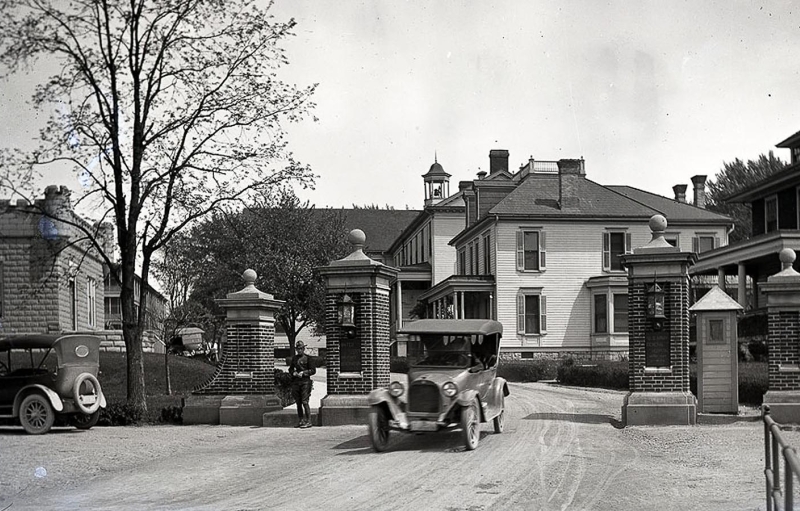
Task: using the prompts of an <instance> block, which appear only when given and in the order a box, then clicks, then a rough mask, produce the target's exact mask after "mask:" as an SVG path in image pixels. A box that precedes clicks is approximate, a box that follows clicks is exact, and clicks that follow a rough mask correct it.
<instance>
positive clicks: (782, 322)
mask: <svg viewBox="0 0 800 511" xmlns="http://www.w3.org/2000/svg"><path fill="white" fill-rule="evenodd" d="M779 257H780V260H781V265H782V266H783V269H782V270H781V271H780V272H779V273H777V274H775V275H773V276H771V277H769V278H768V279H767V282H766V283H763V284H761V290H762V291H763V292H764V294H765V295H766V297H767V314H768V316H767V323H768V333H767V346H769V350H768V358H767V360H768V374H769V376H768V381H769V385H768V387H767V392H766V394H764V404H765V405H769V407H770V413H771V414H772V418H773V419H775V420H776V421H777V422H780V423H794V424H798V423H800V273H797V272H796V271H795V270H794V269H793V268H792V264H793V263H794V260H795V258H796V255H795V252H794V250H792V249H790V248H784V249H783V250H781V251H780V253H779Z"/></svg>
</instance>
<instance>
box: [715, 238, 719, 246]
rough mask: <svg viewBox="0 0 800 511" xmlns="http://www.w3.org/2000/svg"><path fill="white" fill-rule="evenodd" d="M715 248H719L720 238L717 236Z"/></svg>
mask: <svg viewBox="0 0 800 511" xmlns="http://www.w3.org/2000/svg"><path fill="white" fill-rule="evenodd" d="M714 248H719V238H718V237H716V236H715V237H714Z"/></svg>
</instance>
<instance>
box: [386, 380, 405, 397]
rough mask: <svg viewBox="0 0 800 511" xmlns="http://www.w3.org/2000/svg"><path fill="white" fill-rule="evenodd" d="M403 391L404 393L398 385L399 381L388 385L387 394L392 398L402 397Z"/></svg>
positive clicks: (399, 384) (400, 385)
mask: <svg viewBox="0 0 800 511" xmlns="http://www.w3.org/2000/svg"><path fill="white" fill-rule="evenodd" d="M404 391H405V388H404V387H403V384H402V383H400V382H399V381H393V382H392V383H391V385H389V393H390V394H391V395H392V396H393V397H400V396H402V395H403V392H404Z"/></svg>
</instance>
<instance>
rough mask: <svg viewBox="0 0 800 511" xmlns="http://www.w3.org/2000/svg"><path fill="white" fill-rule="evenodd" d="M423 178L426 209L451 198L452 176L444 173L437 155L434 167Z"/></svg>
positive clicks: (434, 159) (434, 158)
mask: <svg viewBox="0 0 800 511" xmlns="http://www.w3.org/2000/svg"><path fill="white" fill-rule="evenodd" d="M422 178H423V179H424V180H425V207H428V206H433V205H436V204H438V203H440V202H441V201H442V200H444V199H446V198H447V197H449V196H450V174H448V173H447V172H445V171H444V169H443V168H442V166H441V165H440V164H439V161H438V158H437V157H436V155H434V157H433V165H431V168H430V169H429V170H428V173H427V174H424V175H423V176H422Z"/></svg>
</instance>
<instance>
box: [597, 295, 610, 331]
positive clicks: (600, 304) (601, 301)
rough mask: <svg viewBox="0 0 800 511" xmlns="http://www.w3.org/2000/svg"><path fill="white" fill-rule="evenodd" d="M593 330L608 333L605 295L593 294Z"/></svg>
mask: <svg viewBox="0 0 800 511" xmlns="http://www.w3.org/2000/svg"><path fill="white" fill-rule="evenodd" d="M594 332H595V333H596V334H607V333H608V298H607V297H606V295H604V294H602V295H594Z"/></svg>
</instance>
